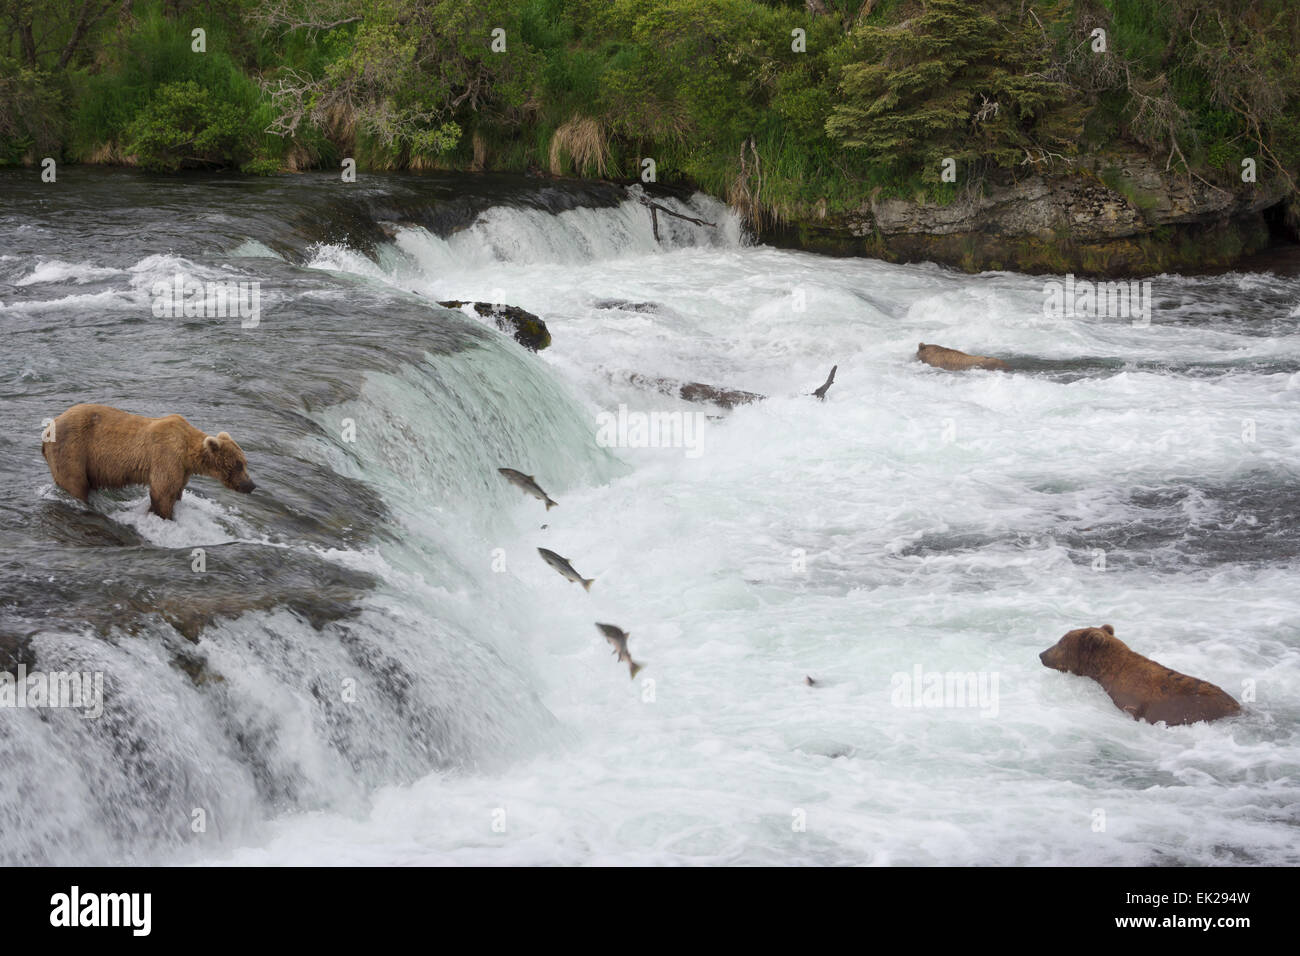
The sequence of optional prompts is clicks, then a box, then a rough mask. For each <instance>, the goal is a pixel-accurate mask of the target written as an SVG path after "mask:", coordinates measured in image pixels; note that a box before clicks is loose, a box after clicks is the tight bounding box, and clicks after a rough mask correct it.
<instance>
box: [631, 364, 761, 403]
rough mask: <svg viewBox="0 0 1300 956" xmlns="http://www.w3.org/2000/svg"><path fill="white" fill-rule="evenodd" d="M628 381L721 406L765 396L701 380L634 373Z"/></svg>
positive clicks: (668, 393)
mask: <svg viewBox="0 0 1300 956" xmlns="http://www.w3.org/2000/svg"><path fill="white" fill-rule="evenodd" d="M628 381H630V382H631V383H632V384H633V385H636V386H638V387H640V388H651V389H654V390H655V391H656V392H661V393H663V394H664V395H672V396H674V397H676V398H680V399H683V400H684V401H688V402H709V403H712V404H714V405H717V406H719V407H721V408H735V407H736V406H737V405H749V404H750V403H752V402H760V401H762V400H763V399H764V398H766V397H767V396H765V395H760V394H758V392H746V391H742V390H741V389H738V388H722V387H720V386H717V385H705V384H704V383H703V382H680V381H676V380H675V379H671V378H653V377H651V376H649V375H639V374H636V373H633V374H632V375H629V376H628Z"/></svg>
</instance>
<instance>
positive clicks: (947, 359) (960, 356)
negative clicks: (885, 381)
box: [916, 342, 1011, 372]
mask: <svg viewBox="0 0 1300 956" xmlns="http://www.w3.org/2000/svg"><path fill="white" fill-rule="evenodd" d="M916 357H917V358H918V359H920V360H921V361H922V362H924V363H925V364H926V365H933V366H934V367H935V368H942V369H947V370H948V371H950V372H961V371H964V370H966V369H968V368H982V369H988V370H989V371H995V372H1009V371H1010V370H1011V366H1010V365H1008V364H1007V363H1006V362H1004V361H1002V359H999V358H990V357H989V356H987V355H967V354H966V353H965V352H958V351H957V350H956V349H946V348H944V347H943V346H942V345H926V344H925V343H924V342H922V343H921V344H919V345H918V346H917V347H916Z"/></svg>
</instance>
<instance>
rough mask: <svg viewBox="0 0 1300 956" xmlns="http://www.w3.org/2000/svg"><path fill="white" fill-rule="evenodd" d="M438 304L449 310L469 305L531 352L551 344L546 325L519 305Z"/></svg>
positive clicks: (451, 302)
mask: <svg viewBox="0 0 1300 956" xmlns="http://www.w3.org/2000/svg"><path fill="white" fill-rule="evenodd" d="M438 304H439V305H442V306H446V307H447V308H449V309H459V308H463V307H464V306H467V305H468V306H472V307H473V309H474V311H475V312H477V313H478V314H479V315H481V316H483V317H484V318H486V319H491V320H492V321H494V322H495V323H496V326H497V328H498V329H500V330H501V331H502V332H509V333H511V334H512V335H513V336H514V340H515V341H516V342H518V343H519V344H520V345H522V346H523V347H524V348H526V349H528V350H529V351H530V352H536V351H538V350H539V349H544V348H546V347H547V346H548V345H550V344H551V333H550V330H548V329H547V328H546V323H545V322H543V321H542V320H541V318H539V317H538V316H536V315H534V314H533V313H531V312H528V311H526V310H524V309H521V308H519V306H517V305H493V304H492V303H490V302H462V301H461V300H459V299H448V300H446V301H445V302H439V303H438Z"/></svg>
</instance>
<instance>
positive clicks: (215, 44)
mask: <svg viewBox="0 0 1300 956" xmlns="http://www.w3.org/2000/svg"><path fill="white" fill-rule="evenodd" d="M0 11H3V16H0V163H34V162H39V160H40V159H41V158H43V157H45V156H54V157H57V158H59V159H61V160H64V161H73V162H112V163H136V164H139V165H142V166H145V167H148V168H151V169H158V170H177V169H182V168H192V167H199V168H213V167H219V166H220V167H228V168H235V169H241V170H243V171H245V172H260V173H266V172H273V171H276V170H296V169H303V168H310V167H315V166H329V167H335V166H336V165H337V163H338V162H339V160H340V159H341V158H343V157H346V156H351V157H355V158H356V160H357V162H358V165H359V166H360V167H361V168H363V169H366V168H370V169H401V168H415V169H421V168H436V167H443V168H459V169H507V170H520V171H522V170H526V169H538V170H549V171H550V172H552V173H555V174H565V175H567V174H574V175H585V176H601V177H610V178H626V179H632V178H635V177H637V176H638V175H640V173H641V171H642V161H643V160H644V159H646V158H650V159H653V160H654V163H655V167H656V172H657V175H658V179H659V181H661V182H667V183H671V182H679V183H691V184H694V185H697V186H699V187H700V188H703V189H706V190H708V191H710V192H712V193H713V194H715V195H718V196H720V197H723V198H726V199H728V200H729V201H731V202H732V203H733V204H735V205H736V206H737V207H739V208H741V209H742V210H744V211H745V212H746V213H747V214H748V215H749V216H750V217H751V218H752V219H753V220H754V221H756V222H763V221H773V220H781V219H791V220H793V219H807V218H809V217H818V216H823V215H834V214H836V213H838V212H843V211H846V210H851V209H853V208H856V207H858V206H860V205H861V204H862V203H863V202H864V201H865V200H866V199H867V198H868V197H871V196H881V195H884V196H904V197H907V198H916V197H922V198H924V199H925V200H927V201H938V202H945V201H950V200H951V199H952V198H953V197H954V196H955V195H956V194H957V191H958V187H957V185H956V184H954V183H952V182H945V181H944V179H943V177H942V176H941V170H942V168H943V163H944V161H945V160H947V159H952V160H953V161H954V162H955V163H956V165H957V167H958V168H959V169H960V170H961V175H960V177H959V179H960V182H961V184H962V188H964V189H980V188H982V186H983V185H984V184H986V183H989V182H1008V181H1011V180H1013V179H1016V178H1020V177H1023V176H1025V175H1029V174H1032V173H1035V172H1051V173H1059V172H1065V171H1068V170H1070V169H1071V168H1073V167H1074V165H1075V164H1076V163H1077V162H1078V160H1079V159H1080V158H1081V157H1082V156H1091V157H1099V158H1100V162H1096V163H1093V164H1092V165H1093V166H1094V167H1095V168H1099V169H1106V170H1111V169H1113V168H1114V167H1116V166H1117V165H1119V164H1117V163H1115V162H1112V161H1110V158H1109V157H1113V156H1119V155H1122V154H1126V153H1127V154H1131V153H1132V152H1133V151H1135V150H1136V151H1144V152H1146V153H1149V154H1150V155H1152V156H1153V157H1155V158H1156V159H1157V160H1158V161H1159V164H1160V165H1161V166H1162V167H1163V166H1165V165H1166V164H1167V165H1168V168H1170V169H1171V170H1173V171H1175V172H1177V173H1179V174H1182V175H1186V176H1189V177H1196V178H1198V179H1200V180H1201V181H1203V182H1208V183H1213V184H1217V185H1224V186H1231V185H1234V184H1239V182H1240V179H1239V177H1240V164H1241V160H1242V159H1243V158H1246V157H1252V158H1254V159H1256V161H1257V163H1258V168H1259V176H1260V180H1261V181H1265V180H1277V181H1281V182H1282V183H1283V184H1284V185H1285V186H1286V188H1287V189H1288V191H1289V192H1290V194H1291V195H1292V197H1293V198H1294V197H1295V196H1296V195H1297V189H1296V182H1297V179H1298V178H1300V55H1298V54H1300V5H1297V4H1295V3H1294V2H1293V0H1038V2H1023V0H865V2H863V0H203V2H199V0H146V2H141V0H136V2H131V0H39V2H38V0H0ZM200 29H201V30H202V31H203V43H202V49H201V51H200V50H199V48H198V46H197V44H198V41H197V40H196V39H195V34H194V31H195V30H200ZM1096 29H1101V30H1104V31H1105V39H1106V45H1105V49H1104V50H1101V49H1100V48H1099V47H1098V44H1097V41H1096V40H1095V39H1094V37H1093V31H1094V30H1096ZM501 31H503V32H501ZM1102 178H1103V179H1108V178H1109V180H1114V182H1113V183H1112V185H1115V187H1116V188H1117V189H1119V190H1120V191H1121V192H1125V194H1126V195H1128V194H1131V195H1132V198H1134V201H1136V202H1138V203H1139V204H1141V203H1142V202H1143V201H1146V199H1145V197H1142V196H1141V195H1139V194H1137V193H1136V192H1135V191H1134V190H1133V188H1132V187H1130V186H1128V185H1127V184H1126V183H1123V182H1122V181H1120V180H1119V179H1116V177H1115V176H1114V175H1113V174H1112V173H1109V172H1107V173H1103V174H1102Z"/></svg>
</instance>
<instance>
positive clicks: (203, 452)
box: [41, 405, 256, 520]
mask: <svg viewBox="0 0 1300 956" xmlns="http://www.w3.org/2000/svg"><path fill="white" fill-rule="evenodd" d="M41 454H42V455H44V456H45V462H46V464H48V465H49V466H50V474H51V475H53V476H54V482H55V484H57V485H58V486H59V487H60V488H62V489H63V490H64V491H66V492H67V493H68V494H70V495H72V497H74V498H77V499H79V500H81V501H85V500H86V499H87V497H88V496H89V494H90V492H92V491H94V490H95V489H97V488H121V487H123V486H124V485H148V486H149V510H150V511H152V512H153V513H154V514H156V515H157V516H158V517H160V518H166V519H168V520H170V519H171V517H172V509H173V508H174V507H175V506H176V502H177V501H179V500H180V497H181V492H182V491H184V490H185V483H186V482H187V481H189V479H190V476H191V475H206V476H207V477H209V478H215V479H217V480H218V481H220V482H221V483H222V484H223V485H225V486H226V487H227V488H229V489H230V490H232V491H242V492H244V493H245V494H247V493H248V492H250V491H252V490H253V489H254V488H255V487H256V485H254V484H253V480H252V479H251V478H249V477H248V460H247V459H246V458H245V457H244V451H243V449H241V448H240V447H239V446H238V445H237V444H235V440H234V439H233V438H231V437H230V436H229V435H228V434H226V433H225V432H222V433H221V434H219V435H217V436H216V437H213V436H212V435H205V434H204V433H203V432H201V431H199V430H198V429H197V428H195V427H194V426H193V425H191V424H190V423H189V422H187V421H186V420H185V419H184V418H182V417H181V416H179V415H167V416H164V417H163V418H145V417H144V416H142V415H132V414H130V413H129V412H124V411H121V410H119V409H116V408H109V407H108V406H107V405H73V406H72V407H71V408H69V409H68V410H67V411H66V412H64V413H63V414H62V415H60V416H59V417H58V418H56V419H54V422H53V423H52V424H51V425H50V427H49V428H48V429H47V430H46V433H45V436H44V441H43V444H42V445H41Z"/></svg>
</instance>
